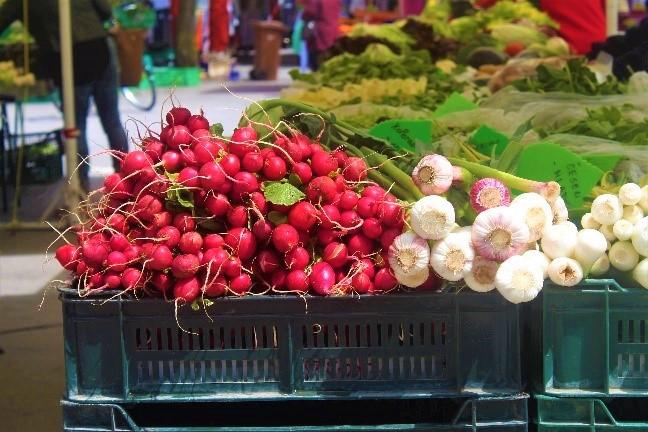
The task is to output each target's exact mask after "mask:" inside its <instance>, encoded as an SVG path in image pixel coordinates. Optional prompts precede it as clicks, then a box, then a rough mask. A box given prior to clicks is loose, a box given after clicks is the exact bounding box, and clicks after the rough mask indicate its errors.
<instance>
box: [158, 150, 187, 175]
mask: <svg viewBox="0 0 648 432" xmlns="http://www.w3.org/2000/svg"><path fill="white" fill-rule="evenodd" d="M182 164H183V161H182V155H181V154H180V153H179V152H177V151H175V150H169V151H165V152H164V153H163V154H162V166H163V167H164V169H165V170H166V171H168V172H170V173H176V172H178V171H180V170H181V169H182Z"/></svg>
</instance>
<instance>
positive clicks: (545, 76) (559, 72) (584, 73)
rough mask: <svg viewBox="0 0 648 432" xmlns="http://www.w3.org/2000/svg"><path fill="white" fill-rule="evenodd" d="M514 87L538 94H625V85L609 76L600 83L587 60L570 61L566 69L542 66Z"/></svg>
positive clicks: (514, 84) (515, 83) (516, 82)
mask: <svg viewBox="0 0 648 432" xmlns="http://www.w3.org/2000/svg"><path fill="white" fill-rule="evenodd" d="M512 85H513V86H514V87H515V88H516V89H518V90H520V91H530V92H536V93H544V92H554V91H556V92H568V93H577V94H582V95H612V94H620V93H625V85H624V84H623V83H621V82H619V81H618V80H617V79H616V78H614V77H612V76H608V77H607V78H606V79H605V81H603V82H602V83H599V82H598V81H597V79H596V75H594V72H592V71H591V70H590V69H589V68H588V67H587V65H586V60H585V59H581V58H577V59H570V60H568V61H567V64H566V66H565V67H564V68H562V69H561V68H555V67H551V66H547V65H540V66H538V69H537V70H536V74H535V75H534V76H531V77H526V78H524V79H521V80H518V81H514V82H513V83H512Z"/></svg>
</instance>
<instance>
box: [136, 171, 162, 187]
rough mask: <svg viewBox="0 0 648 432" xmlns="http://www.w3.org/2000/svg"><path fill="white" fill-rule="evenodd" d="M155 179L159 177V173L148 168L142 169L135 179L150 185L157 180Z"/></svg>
mask: <svg viewBox="0 0 648 432" xmlns="http://www.w3.org/2000/svg"><path fill="white" fill-rule="evenodd" d="M155 177H157V173H156V172H155V170H154V169H153V167H146V168H143V169H141V170H140V171H139V172H138V173H137V175H136V177H135V178H136V179H139V180H140V181H142V182H144V183H145V184H148V183H150V182H152V181H153V180H154V179H155Z"/></svg>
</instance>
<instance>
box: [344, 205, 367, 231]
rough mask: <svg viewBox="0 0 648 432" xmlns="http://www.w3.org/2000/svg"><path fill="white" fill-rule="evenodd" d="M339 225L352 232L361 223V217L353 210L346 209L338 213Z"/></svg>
mask: <svg viewBox="0 0 648 432" xmlns="http://www.w3.org/2000/svg"><path fill="white" fill-rule="evenodd" d="M340 225H342V226H343V227H344V228H345V229H347V230H349V231H350V232H354V231H356V230H358V229H359V228H360V226H361V225H362V219H361V218H360V216H359V215H358V213H356V212H355V210H346V211H343V212H342V213H340Z"/></svg>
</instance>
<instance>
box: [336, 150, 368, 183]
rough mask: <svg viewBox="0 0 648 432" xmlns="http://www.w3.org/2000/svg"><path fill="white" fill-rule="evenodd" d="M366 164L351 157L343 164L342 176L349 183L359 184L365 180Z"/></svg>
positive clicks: (357, 158)
mask: <svg viewBox="0 0 648 432" xmlns="http://www.w3.org/2000/svg"><path fill="white" fill-rule="evenodd" d="M367 171H368V168H367V164H366V163H365V161H364V160H363V159H360V158H359V157H355V156H352V157H350V158H348V159H347V160H346V161H345V163H344V169H343V170H342V175H344V178H345V179H346V180H348V181H350V182H359V181H362V180H364V179H366V178H367Z"/></svg>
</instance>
